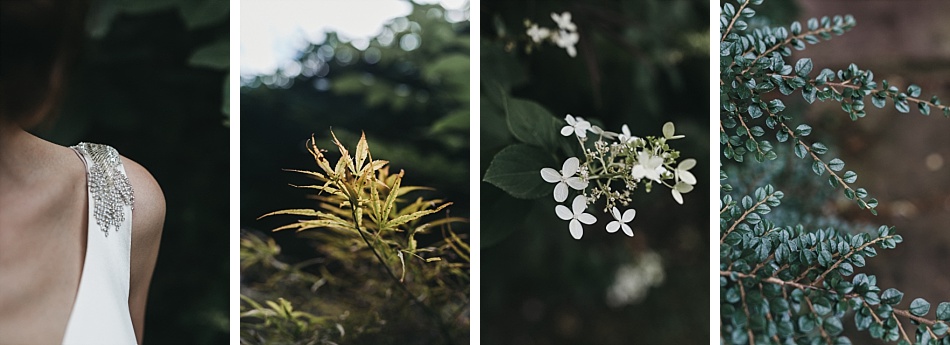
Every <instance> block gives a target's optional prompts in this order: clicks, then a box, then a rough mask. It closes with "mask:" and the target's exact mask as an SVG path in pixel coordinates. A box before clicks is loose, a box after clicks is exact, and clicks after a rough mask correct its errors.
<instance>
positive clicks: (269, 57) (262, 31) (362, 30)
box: [241, 0, 466, 75]
mask: <svg viewBox="0 0 950 345" xmlns="http://www.w3.org/2000/svg"><path fill="white" fill-rule="evenodd" d="M416 2H417V3H442V6H443V7H445V8H447V9H450V10H451V9H456V10H457V9H462V8H463V6H465V3H466V1H465V0H416ZM411 9H412V6H411V5H410V4H409V2H408V1H405V0H242V1H241V74H242V75H253V74H271V73H273V72H274V71H275V70H277V68H278V67H280V66H281V65H282V64H283V63H285V62H287V61H288V60H290V59H292V58H293V57H294V54H295V53H296V52H297V51H298V50H300V49H302V48H305V47H306V46H307V45H308V42H312V43H320V42H318V41H317V40H322V39H323V36H324V33H325V32H327V31H336V32H338V33H339V34H340V36H341V38H343V39H344V40H355V39H366V38H369V37H374V36H376V34H378V33H379V32H380V29H381V28H382V26H383V24H384V23H386V22H387V21H389V20H390V19H392V18H397V17H402V16H405V15H407V14H409V12H410V11H411Z"/></svg>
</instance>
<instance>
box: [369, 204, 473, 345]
mask: <svg viewBox="0 0 950 345" xmlns="http://www.w3.org/2000/svg"><path fill="white" fill-rule="evenodd" d="M350 205H351V206H350V212H351V213H352V214H353V225H355V226H356V232H357V233H359V234H360V238H362V239H363V242H365V243H366V246H367V247H369V249H370V250H372V251H373V255H375V256H376V259H377V260H379V263H380V264H382V265H383V268H384V269H386V273H387V275H388V276H389V278H390V279H392V281H393V283H395V284H396V286H398V287H399V289H400V290H402V291H403V292H404V293H405V294H406V296H407V297H409V300H411V301H412V302H413V304H415V305H418V306H419V307H420V308H422V310H423V311H424V312H425V313H426V315H428V316H429V317H430V318H431V319H432V321H434V322H435V323H436V324H437V325H438V326H439V332H440V333H442V337H443V338H445V344H449V345H452V344H454V342H453V341H452V335H451V334H450V333H449V329H448V327H447V326H446V325H445V322H443V321H442V318H441V317H439V315H438V314H436V312H435V311H434V310H432V308H429V306H427V305H425V304H424V303H422V301H419V299H417V298H416V296H415V295H413V294H412V291H409V288H407V287H406V285H405V284H403V283H402V282H401V281H399V278H397V277H396V274H394V273H393V270H392V269H391V268H389V264H387V263H386V261H385V260H383V256H382V255H380V254H379V251H377V250H376V247H374V246H373V245H372V244H371V243H370V242H369V239H368V238H366V235H365V234H363V229H362V227H360V223H361V220H360V219H357V218H356V208H357V207H359V206H358V205H354V204H353V203H351V204H350Z"/></svg>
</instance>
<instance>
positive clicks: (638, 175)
mask: <svg viewBox="0 0 950 345" xmlns="http://www.w3.org/2000/svg"><path fill="white" fill-rule="evenodd" d="M630 173H631V174H632V175H633V178H634V179H636V180H639V179H642V178H643V177H644V176H646V174H647V169H645V168H644V167H643V166H642V165H640V164H637V165H634V166H633V169H631V171H630Z"/></svg>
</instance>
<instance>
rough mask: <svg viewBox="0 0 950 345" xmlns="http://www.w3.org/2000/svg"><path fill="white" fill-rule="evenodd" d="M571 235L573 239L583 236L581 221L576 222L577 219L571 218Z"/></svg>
mask: <svg viewBox="0 0 950 345" xmlns="http://www.w3.org/2000/svg"><path fill="white" fill-rule="evenodd" d="M570 228H571V237H574V239H575V240H579V239H581V236H584V227H582V226H581V222H578V221H577V219H574V220H571V225H570Z"/></svg>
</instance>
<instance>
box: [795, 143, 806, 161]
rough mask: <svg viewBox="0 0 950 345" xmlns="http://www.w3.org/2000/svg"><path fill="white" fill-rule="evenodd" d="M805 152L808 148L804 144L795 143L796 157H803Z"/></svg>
mask: <svg viewBox="0 0 950 345" xmlns="http://www.w3.org/2000/svg"><path fill="white" fill-rule="evenodd" d="M806 154H808V149H806V148H805V145H802V143H795V155H796V156H798V158H805V155H806Z"/></svg>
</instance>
